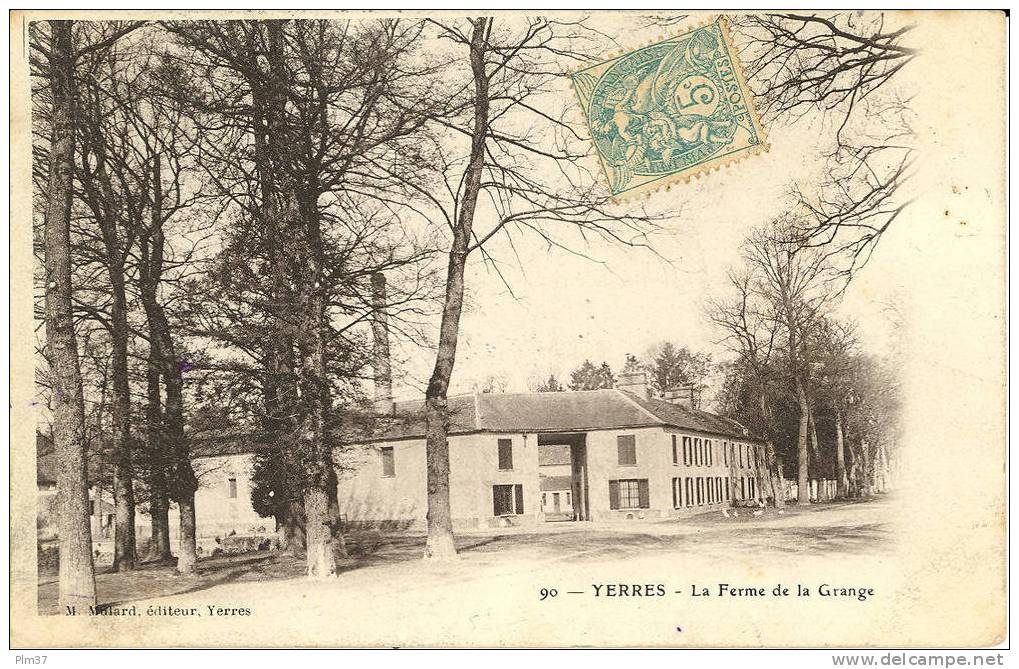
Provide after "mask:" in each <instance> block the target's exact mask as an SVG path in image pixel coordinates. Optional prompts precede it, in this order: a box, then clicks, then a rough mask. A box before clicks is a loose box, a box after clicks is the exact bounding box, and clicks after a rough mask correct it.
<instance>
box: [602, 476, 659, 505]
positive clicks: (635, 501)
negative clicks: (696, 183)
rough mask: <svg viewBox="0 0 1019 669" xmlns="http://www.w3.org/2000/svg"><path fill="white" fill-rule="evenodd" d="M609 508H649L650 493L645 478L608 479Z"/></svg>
mask: <svg viewBox="0 0 1019 669" xmlns="http://www.w3.org/2000/svg"><path fill="white" fill-rule="evenodd" d="M609 508H610V509H648V508H651V493H650V489H649V488H648V481H647V479H620V480H618V481H615V480H613V481H609Z"/></svg>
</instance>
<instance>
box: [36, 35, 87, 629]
mask: <svg viewBox="0 0 1019 669" xmlns="http://www.w3.org/2000/svg"><path fill="white" fill-rule="evenodd" d="M49 24H50V30H51V34H52V40H51V42H52V43H51V46H50V52H49V59H48V60H49V67H50V90H51V99H52V105H53V108H52V115H51V120H52V137H51V141H50V156H49V158H50V161H49V177H48V182H47V186H46V191H47V192H46V218H45V232H44V237H45V239H44V244H45V260H44V269H45V274H46V298H45V301H46V347H47V350H48V352H49V357H50V366H51V369H52V372H53V443H54V447H55V449H56V456H57V463H58V464H57V516H58V531H59V536H60V568H59V577H58V593H59V594H58V597H59V604H60V607H61V609H62V610H63V611H65V612H67V608H66V607H75V606H90V605H95V604H96V603H97V602H96V582H95V567H94V565H93V563H92V532H91V528H90V527H89V514H88V483H87V473H86V467H85V432H84V425H85V408H84V397H83V392H82V384H81V368H80V367H79V363H78V345H77V342H76V341H75V338H74V321H73V319H72V314H71V232H70V228H71V195H72V179H73V170H74V132H75V127H74V126H75V111H74V84H73V76H74V54H73V46H72V44H71V25H72V22H71V21H50V22H49Z"/></svg>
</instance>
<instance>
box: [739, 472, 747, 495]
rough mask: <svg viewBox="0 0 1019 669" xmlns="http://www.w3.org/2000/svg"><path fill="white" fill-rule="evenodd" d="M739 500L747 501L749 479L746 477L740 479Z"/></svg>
mask: <svg viewBox="0 0 1019 669" xmlns="http://www.w3.org/2000/svg"><path fill="white" fill-rule="evenodd" d="M739 498H740V499H746V498H747V477H746V476H741V477H739Z"/></svg>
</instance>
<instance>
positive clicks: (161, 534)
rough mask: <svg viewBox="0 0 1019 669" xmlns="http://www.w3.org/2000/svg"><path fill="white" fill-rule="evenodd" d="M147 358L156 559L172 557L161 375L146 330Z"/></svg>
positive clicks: (155, 350)
mask: <svg viewBox="0 0 1019 669" xmlns="http://www.w3.org/2000/svg"><path fill="white" fill-rule="evenodd" d="M149 338H150V343H149V359H148V361H147V368H146V374H145V378H146V385H147V392H148V401H147V403H146V406H145V431H146V433H147V434H146V436H147V439H146V449H147V450H148V482H149V516H150V517H151V519H152V538H151V540H150V541H149V549H148V553H149V558H150V559H152V560H156V561H159V562H163V561H166V560H169V559H170V558H172V557H173V554H172V552H171V550H170V499H169V497H168V495H167V487H166V470H165V468H166V458H165V457H164V454H163V444H162V440H161V439H160V433H161V432H162V429H163V425H162V423H163V411H162V398H161V394H160V393H161V391H160V380H161V375H160V373H159V368H160V353H159V343H158V337H157V336H156V335H155V333H153V332H151V331H150V332H149Z"/></svg>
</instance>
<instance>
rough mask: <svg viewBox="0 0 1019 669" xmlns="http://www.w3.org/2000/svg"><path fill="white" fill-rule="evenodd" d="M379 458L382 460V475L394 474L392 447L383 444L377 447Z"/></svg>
mask: <svg viewBox="0 0 1019 669" xmlns="http://www.w3.org/2000/svg"><path fill="white" fill-rule="evenodd" d="M379 458H380V459H381V460H382V475H383V476H386V477H389V476H396V463H395V462H393V447H392V446H383V447H382V448H380V449H379Z"/></svg>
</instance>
